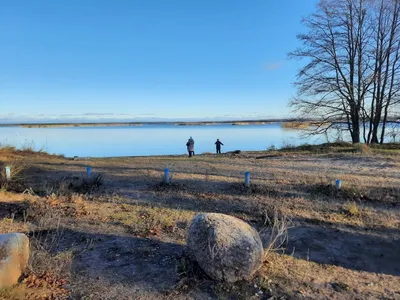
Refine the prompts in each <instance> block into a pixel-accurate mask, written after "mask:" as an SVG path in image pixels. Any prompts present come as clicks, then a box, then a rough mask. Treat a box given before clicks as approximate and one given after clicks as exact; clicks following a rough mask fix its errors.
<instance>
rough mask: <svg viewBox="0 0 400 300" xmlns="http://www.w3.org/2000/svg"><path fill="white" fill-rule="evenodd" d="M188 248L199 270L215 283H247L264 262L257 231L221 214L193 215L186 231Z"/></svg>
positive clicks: (240, 221)
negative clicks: (241, 281)
mask: <svg viewBox="0 0 400 300" xmlns="http://www.w3.org/2000/svg"><path fill="white" fill-rule="evenodd" d="M188 246H189V248H190V250H191V251H192V253H193V254H194V256H195V258H196V260H197V262H198V263H199V265H200V267H201V268H202V269H203V270H204V271H205V272H206V273H207V274H208V275H209V276H210V277H211V278H213V279H215V280H218V281H225V282H235V281H238V280H243V279H244V280H249V279H251V277H252V276H253V275H254V273H255V272H256V271H257V270H258V269H259V268H260V267H261V265H262V262H263V256H264V250H263V245H262V242H261V239H260V236H259V234H258V232H257V231H256V230H255V229H254V228H253V227H251V226H250V225H249V224H247V223H245V222H243V221H242V220H239V219H237V218H235V217H232V216H228V215H224V214H217V213H202V214H198V215H196V216H195V217H194V219H193V221H192V224H191V226H190V229H189V236H188Z"/></svg>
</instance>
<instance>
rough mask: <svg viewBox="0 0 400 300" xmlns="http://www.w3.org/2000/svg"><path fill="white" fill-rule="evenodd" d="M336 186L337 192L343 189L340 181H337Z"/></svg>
mask: <svg viewBox="0 0 400 300" xmlns="http://www.w3.org/2000/svg"><path fill="white" fill-rule="evenodd" d="M335 186H336V189H337V190H340V189H341V188H342V181H341V180H340V179H336V180H335Z"/></svg>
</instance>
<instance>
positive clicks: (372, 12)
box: [289, 0, 400, 143]
mask: <svg viewBox="0 0 400 300" xmlns="http://www.w3.org/2000/svg"><path fill="white" fill-rule="evenodd" d="M399 16H400V0H320V2H319V3H318V5H317V9H316V12H315V13H313V14H312V15H310V16H309V17H307V18H305V19H304V20H303V24H304V25H305V27H306V28H307V32H306V33H303V34H299V35H298V39H299V41H300V42H301V46H300V47H299V48H298V49H296V50H295V51H293V52H291V53H290V54H289V56H290V57H291V58H297V59H304V60H305V64H304V66H303V67H302V68H301V69H300V70H299V72H298V74H297V81H296V82H295V85H296V87H297V96H296V97H295V98H294V99H292V101H291V106H292V107H293V108H294V109H295V110H296V111H297V112H299V113H300V114H301V116H302V117H314V118H315V117H316V116H318V120H319V121H318V123H317V124H316V126H315V127H314V128H313V132H312V133H313V134H321V133H326V132H327V131H329V130H330V129H332V127H333V126H335V124H336V126H337V123H335V122H337V121H338V120H341V121H344V123H345V124H346V125H345V130H348V131H349V132H350V135H351V139H352V141H353V143H359V142H360V141H364V142H365V143H383V142H384V139H385V135H386V133H387V127H388V126H387V125H388V122H389V121H390V119H391V116H392V117H393V116H399V105H400V77H399V75H400V22H399Z"/></svg>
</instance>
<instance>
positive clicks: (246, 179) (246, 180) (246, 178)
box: [244, 172, 250, 187]
mask: <svg viewBox="0 0 400 300" xmlns="http://www.w3.org/2000/svg"><path fill="white" fill-rule="evenodd" d="M244 185H245V186H246V187H250V172H246V173H244Z"/></svg>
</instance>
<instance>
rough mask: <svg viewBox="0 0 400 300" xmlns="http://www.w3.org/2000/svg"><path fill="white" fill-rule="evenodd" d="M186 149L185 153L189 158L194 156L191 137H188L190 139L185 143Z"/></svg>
mask: <svg viewBox="0 0 400 300" xmlns="http://www.w3.org/2000/svg"><path fill="white" fill-rule="evenodd" d="M186 147H187V151H188V153H189V157H192V156H194V140H193V138H192V137H190V139H188V141H187V143H186Z"/></svg>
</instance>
